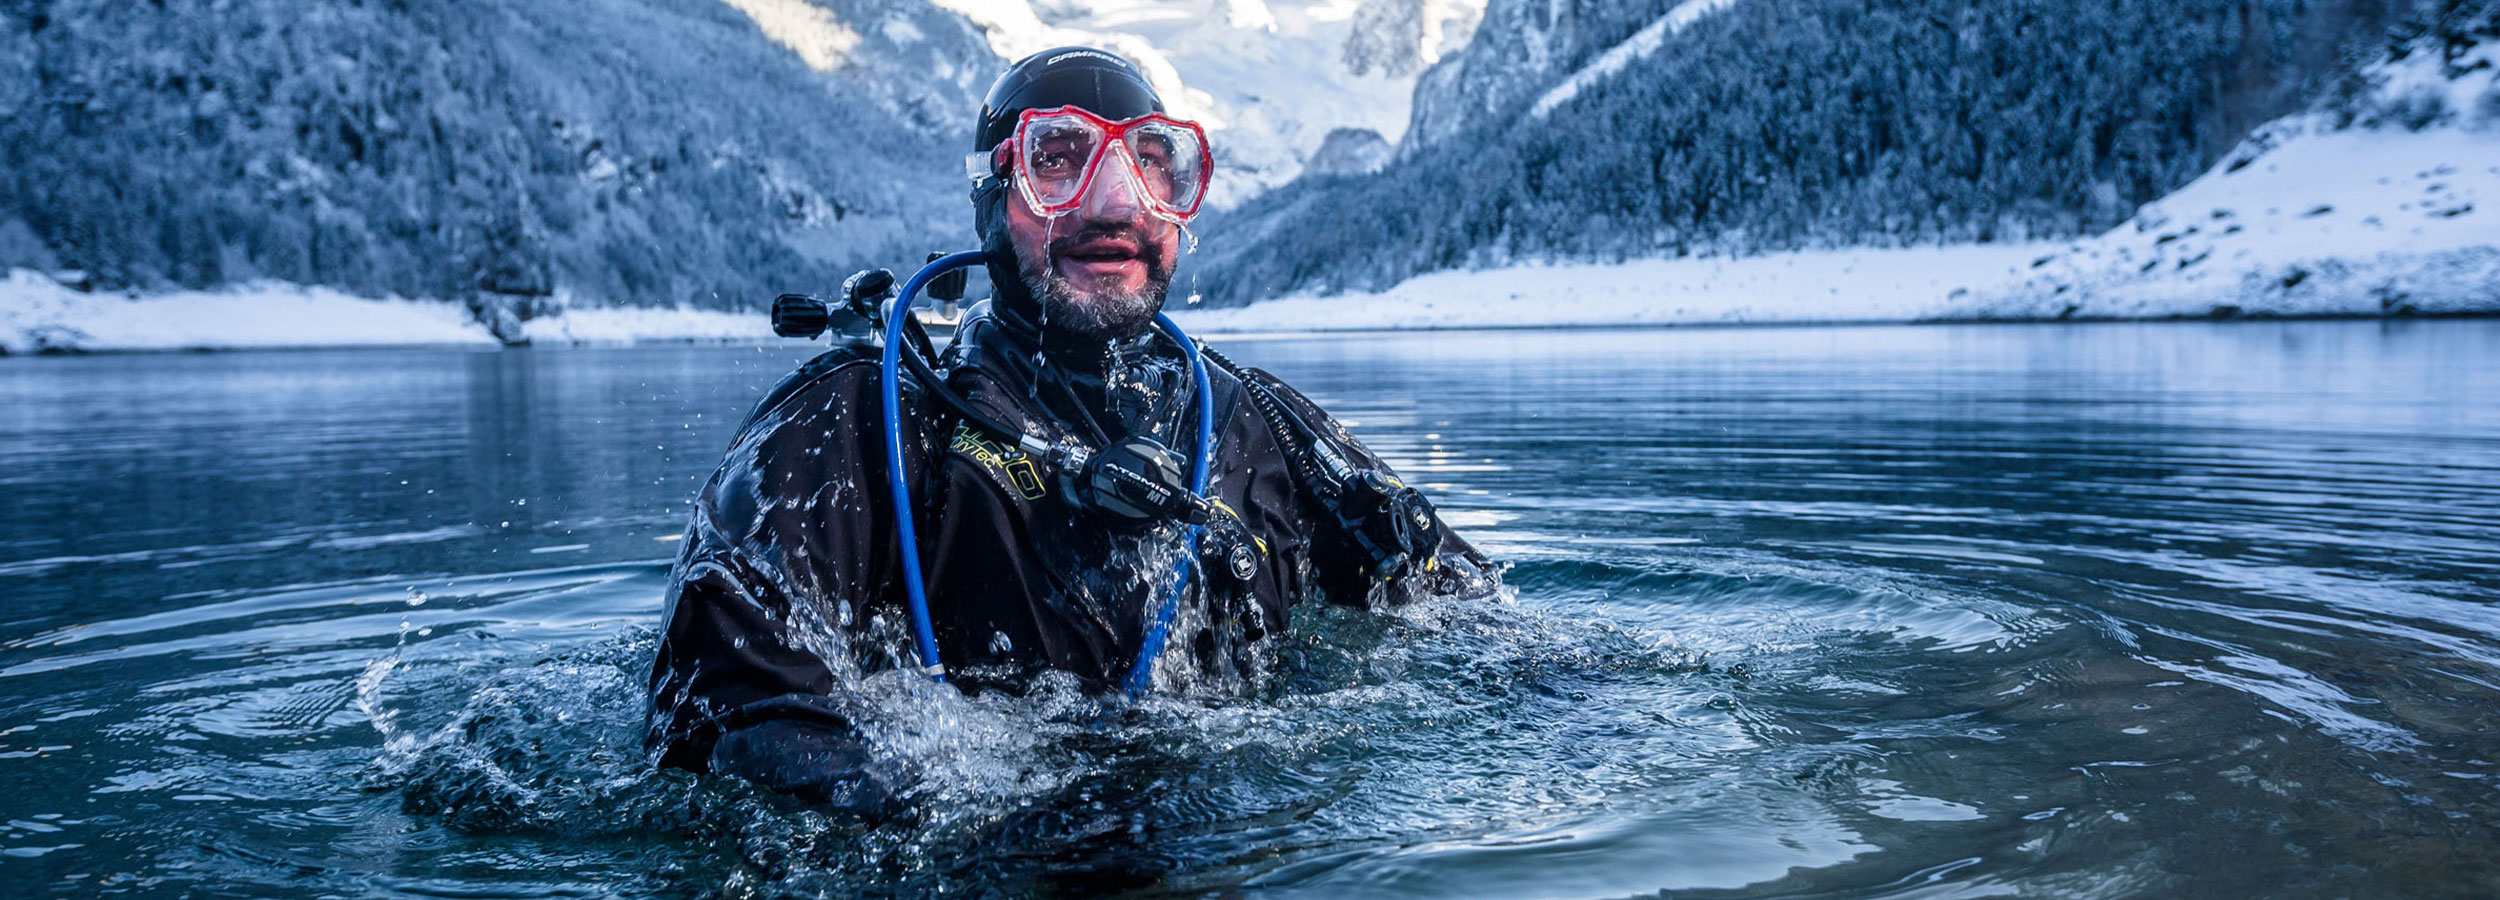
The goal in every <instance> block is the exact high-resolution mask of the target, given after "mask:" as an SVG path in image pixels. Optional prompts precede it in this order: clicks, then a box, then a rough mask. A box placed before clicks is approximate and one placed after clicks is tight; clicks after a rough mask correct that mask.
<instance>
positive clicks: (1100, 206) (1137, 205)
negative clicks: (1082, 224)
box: [1082, 141, 1146, 219]
mask: <svg viewBox="0 0 2500 900" xmlns="http://www.w3.org/2000/svg"><path fill="white" fill-rule="evenodd" d="M1105 152H1106V153H1107V154H1109V158H1106V159H1104V160H1103V161H1102V171H1100V172H1096V173H1095V174H1094V183H1093V184H1091V185H1089V186H1087V187H1086V189H1085V205H1084V207H1083V208H1082V211H1083V212H1084V214H1085V217H1086V218H1088V219H1127V218H1131V217H1133V216H1136V215H1137V214H1138V213H1139V212H1142V211H1144V210H1145V208H1146V204H1145V198H1144V196H1143V189H1142V188H1140V187H1139V186H1138V184H1137V163H1135V162H1134V161H1132V160H1130V158H1129V154H1128V146H1127V145H1126V144H1123V143H1121V142H1118V141H1114V142H1112V144H1111V147H1110V149H1109V150H1107V151H1105Z"/></svg>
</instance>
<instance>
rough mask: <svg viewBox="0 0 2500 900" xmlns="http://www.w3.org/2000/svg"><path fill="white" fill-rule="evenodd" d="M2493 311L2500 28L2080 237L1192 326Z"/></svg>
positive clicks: (1550, 283) (1448, 296) (1205, 313)
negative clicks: (2109, 226)
mask: <svg viewBox="0 0 2500 900" xmlns="http://www.w3.org/2000/svg"><path fill="white" fill-rule="evenodd" d="M2493 24H2500V22H2495V23H2493ZM2493 313H2500V28H2482V29H2479V30H2474V29H2462V30H2451V31H2450V32H2448V33H2447V34H2445V35H2433V36H2430V37H2426V38H2423V39H2420V40H2416V41H2414V42H2412V43H2410V44H2405V45H2399V46H2398V47H2397V48H2396V50H2395V52H2394V54H2393V56H2392V57H2391V58H2388V59H2385V60H2382V61H2379V62H2375V63H2371V64H2368V65H2365V66H2363V67H2362V68H2360V69H2359V70H2358V71H2357V72H2355V73H2354V74H2353V76H2352V77H2351V78H2350V79H2349V80H2347V81H2346V82H2344V83H2343V84H2342V85H2341V87H2340V88H2339V90H2338V91H2337V92H2336V94H2335V95H2334V96H2333V97H2331V98H2330V99H2329V100H2328V101H2326V102H2324V103H2322V104H2321V105H2319V106H2318V107H2316V108H2314V109H2311V110H2308V111H2303V112H2300V113H2296V114H2293V115H2290V116H2285V117H2283V118H2280V119H2277V120H2275V121H2272V122H2268V123H2266V124H2264V125H2261V126H2259V127H2258V128H2257V129H2256V130H2255V131H2254V133H2252V134H2251V135H2250V136H2249V137H2248V138H2247V139H2246V140H2244V141H2242V142H2241V143H2240V145H2239V146H2237V147H2236V148H2234V149H2233V150H2232V152H2230V153H2229V154H2227V155H2226V156H2225V157H2224V158H2223V159H2222V160H2220V161H2219V162H2217V163H2215V164H2214V166H2213V167H2212V168H2211V169H2209V170H2207V171H2206V172H2204V173H2203V174H2202V175H2201V176H2199V177H2197V178H2196V179H2194V180H2192V181H2190V182H2189V183H2188V184H2187V185H2185V186H2184V187H2181V188H2180V189H2178V190H2176V191H2173V192H2171V193H2169V194H2167V195H2165V196H2163V197H2162V198H2160V199H2159V200H2156V201H2155V202H2153V203H2149V204H2146V205H2144V206H2143V207H2142V208H2141V209H2139V210H2138V211H2137V213H2136V215H2135V216H2134V217H2132V218H2131V219H2129V220H2128V221H2127V222H2125V223H2123V224H2121V225H2119V226H2117V227H2115V228H2112V229H2109V230H2108V231H2106V232H2103V233H2100V234H2097V235H2092V236H2089V237H2086V238H2083V239H2080V240H2074V241H2037V242H1995V243H1965V244H1957V245H1948V246H1916V247H1886V246H1861V247H1845V248H1833V249H1817V250H1802V251H1789V252H1779V253H1769V254H1762V255H1755V256H1741V257H1737V256H1690V257H1682V258H1674V257H1654V258H1648V259H1635V260H1631V261H1626V262H1612V263H1585V262H1542V261H1540V262H1532V263H1525V264H1515V265H1510V266H1503V267H1495V268H1488V269H1482V270H1475V271H1464V270H1451V271H1441V272H1434V273H1430V274H1426V275H1421V276H1418V277H1415V278H1412V279H1409V280H1406V281H1404V282H1401V283H1399V284H1397V285H1395V286H1392V287H1390V288H1388V289H1386V290H1380V291H1365V292H1358V293H1348V294H1339V295H1335V296H1313V295H1309V294H1304V295H1299V296H1292V297H1287V298H1284V299H1278V300H1271V301H1265V302H1260V303H1254V304H1251V305H1249V306H1243V307H1234V308H1227V309H1203V310H1191V311H1186V312H1183V313H1180V314H1179V316H1180V317H1181V319H1182V321H1183V324H1184V325H1186V326H1187V327H1188V328H1190V329H1191V330H1192V331H1194V332H1215V331H1269V330H1293V331H1301V330H1313V329H1360V328H1467V327H1505V326H1508V327H1516V326H1551V325H1690V324H1728V323H1766V322H1780V323H1803V322H1882V321H1892V322H1899V321H1970V320H2090V319H2147V318H2152V319H2158V318H2200V319H2201V318H2237V317H2248V316H2253V317H2267V316H2416V315H2420V316H2433V315H2456V314H2482V315H2488V314H2493Z"/></svg>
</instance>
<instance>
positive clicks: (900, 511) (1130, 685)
mask: <svg viewBox="0 0 2500 900" xmlns="http://www.w3.org/2000/svg"><path fill="white" fill-rule="evenodd" d="M982 259H983V256H982V253H981V251H978V250H967V251H964V252H961V253H950V254H947V255H945V256H942V257H939V258H937V259H936V260H934V261H931V262H930V263H929V264H928V265H926V266H922V267H921V268H920V271H918V272H915V273H912V276H911V278H910V279H908V280H906V281H904V282H903V290H902V292H901V293H898V294H896V295H895V299H894V308H893V309H892V310H891V311H890V312H889V313H888V314H887V316H886V323H885V353H884V355H883V357H882V359H881V360H880V362H882V363H883V369H884V373H883V377H882V378H881V379H880V381H881V387H882V388H883V389H884V398H883V399H884V401H885V470H886V486H887V493H888V494H889V495H891V496H892V497H893V500H894V528H895V533H896V537H897V538H898V539H899V543H901V544H902V549H903V589H904V591H905V593H906V598H907V599H908V601H909V602H910V605H911V628H912V638H913V640H914V641H915V643H917V644H918V649H919V651H920V668H921V671H922V672H923V673H926V674H927V675H928V676H929V677H930V678H932V679H934V680H937V681H940V682H943V681H945V680H946V665H945V664H944V663H943V662H940V661H939V659H938V649H937V628H936V626H934V625H932V624H930V621H929V595H928V588H927V587H926V583H925V581H924V580H923V579H922V577H921V573H920V539H919V531H918V529H917V527H916V526H915V524H914V522H913V521H912V514H911V485H910V482H909V481H908V480H906V479H905V478H904V477H903V412H902V410H903V400H902V397H903V383H902V362H903V359H902V353H903V336H904V335H903V326H904V323H905V322H907V321H909V320H910V316H911V306H912V301H914V300H917V299H919V297H920V291H921V290H922V289H923V288H926V287H928V285H929V282H930V281H931V280H933V279H935V278H937V277H938V276H939V275H943V274H946V273H947V272H951V271H954V270H956V269H960V268H964V267H966V266H974V265H979V264H980V263H981V262H982ZM1155 324H1156V325H1158V326H1161V327H1162V328H1163V332H1164V333H1165V334H1168V335H1170V336H1171V337H1172V341H1173V342H1174V343H1177V344H1179V345H1180V346H1181V353H1182V354H1183V355H1185V356H1187V357H1188V358H1189V376H1190V380H1191V381H1192V382H1193V384H1192V385H1191V387H1192V388H1193V389H1194V392H1195V393H1196V394H1197V395H1198V453H1197V458H1196V460H1195V462H1194V463H1192V465H1191V467H1190V473H1189V490H1190V492H1191V493H1194V494H1196V495H1198V496H1199V497H1205V496H1206V494H1207V474H1208V470H1209V469H1210V468H1212V467H1213V465H1214V460H1215V394H1214V392H1213V391H1211V390H1210V389H1209V388H1208V385H1207V365H1206V361H1205V360H1202V359H1200V358H1199V356H1198V345H1197V344H1195V343H1192V342H1190V340H1189V335H1187V334H1183V333H1182V332H1181V327H1180V326H1179V325H1177V324H1174V323H1173V322H1172V319H1171V317H1169V316H1165V315H1162V314H1160V313H1158V314H1156V315H1155ZM1205 530H1206V529H1205V527H1204V526H1200V525H1192V526H1189V535H1188V538H1187V543H1188V547H1189V553H1188V554H1186V555H1184V556H1183V557H1182V558H1181V562H1180V564H1179V568H1180V580H1179V582H1178V583H1176V584H1174V585H1173V586H1172V595H1171V597H1170V598H1168V599H1166V600H1165V601H1164V602H1163V605H1162V606H1160V607H1157V608H1156V609H1155V612H1154V619H1153V621H1152V622H1150V623H1149V624H1148V626H1147V628H1146V636H1145V640H1144V642H1142V643H1141V644H1139V645H1138V648H1137V662H1136V663H1135V664H1134V665H1132V666H1130V668H1129V672H1128V677H1127V679H1125V680H1124V682H1123V685H1124V686H1125V687H1126V688H1127V689H1128V692H1129V693H1130V694H1131V695H1136V694H1142V693H1145V690H1146V688H1147V687H1149V686H1150V685H1152V684H1153V680H1154V677H1153V676H1154V661H1155V657H1157V656H1160V655H1162V653H1163V645H1164V642H1165V639H1166V638H1167V637H1169V635H1170V632H1171V626H1172V616H1173V614H1174V613H1175V612H1177V611H1178V610H1179V608H1180V600H1181V594H1182V593H1183V592H1184V591H1186V590H1188V588H1189V565H1190V560H1192V559H1195V558H1196V557H1197V552H1198V538H1199V536H1200V535H1201V534H1203V533H1204V532H1205Z"/></svg>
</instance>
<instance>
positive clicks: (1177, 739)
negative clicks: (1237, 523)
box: [0, 321, 2500, 898]
mask: <svg viewBox="0 0 2500 900" xmlns="http://www.w3.org/2000/svg"><path fill="white" fill-rule="evenodd" d="M1219 344H1220V345H1222V346H1224V347H1225V348H1226V349H1227V350H1228V351H1230V352H1231V353H1232V355H1234V356H1235V357H1237V358H1240V359H1242V360H1243V361H1245V362H1249V363H1252V364H1257V365H1263V366H1267V367H1269V368H1271V369H1273V370H1275V371H1277V372H1279V373H1280V374H1282V375H1283V376H1284V377H1286V378H1287V379H1288V380H1290V381H1292V382H1293V383H1295V384H1296V385H1298V386H1300V387H1302V388H1303V389H1304V390H1305V391H1306V392H1308V393H1310V394H1311V395H1313V396H1314V397H1316V398H1318V399H1319V400H1320V401H1321V402H1322V403H1323V404H1325V405H1327V406H1328V407H1329V408H1331V409H1332V410H1335V411H1336V412H1337V413H1338V414H1339V415H1340V416H1341V417H1342V418H1344V419H1347V420H1349V421H1350V422H1351V423H1352V424H1353V425H1354V427H1355V430H1356V432H1357V433H1358V434H1359V435H1360V436H1362V437H1363V438H1364V439H1365V440H1367V441H1369V442H1371V443H1372V444H1373V445H1374V446H1375V447H1378V448H1380V449H1382V450H1384V451H1385V452H1386V454H1387V455H1388V456H1389V457H1390V458H1391V459H1392V460H1393V461H1394V462H1395V463H1396V464H1398V465H1399V466H1400V467H1401V468H1402V469H1403V470H1404V471H1405V472H1406V473H1407V474H1408V475H1409V476H1410V480H1413V481H1418V482H1421V483H1423V484H1425V485H1426V486H1427V488H1428V490H1430V491H1431V492H1432V493H1433V494H1434V496H1435V497H1436V499H1437V500H1439V502H1440V503H1441V505H1442V507H1443V509H1444V510H1446V511H1447V512H1448V514H1449V515H1450V516H1451V517H1452V519H1453V520H1454V521H1455V522H1457V523H1458V524H1460V526H1461V527H1462V530H1463V531H1464V532H1465V533H1466V534H1467V535H1468V536H1469V537H1471V538H1472V539H1474V540H1475V541H1476V542H1477V543H1478V544H1479V545H1480V546H1482V547H1484V548H1485V549H1486V550H1488V551H1490V552H1491V553H1493V554H1495V555H1496V556H1498V557H1501V558H1503V559H1505V560H1507V561H1509V562H1510V563H1511V564H1512V568H1511V570H1510V572H1509V575H1508V580H1509V582H1510V584H1511V585H1512V587H1513V588H1514V589H1515V592H1516V597H1515V600H1513V601H1511V602H1507V603H1458V602H1451V601H1440V602H1431V603H1426V604H1422V605H1420V606H1418V607H1416V608H1412V609H1408V610H1403V611H1401V612H1399V613H1397V614H1394V615H1374V614H1361V613H1348V612H1333V613H1325V614H1316V613H1315V614H1312V615H1307V616H1304V617H1303V618H1302V619H1301V620H1300V621H1299V622H1298V628H1299V633H1298V635H1297V637H1296V639H1295V644H1294V646H1293V647H1292V648H1291V652H1286V653H1281V654H1279V656H1278V658H1277V659H1276V660H1275V661H1274V663H1273V667H1272V671H1271V672H1270V673H1269V676H1268V680H1267V683H1266V684H1265V685H1264V686H1263V688H1262V690H1261V692H1260V693H1259V695H1258V696H1256V697H1255V698H1251V699H1240V698H1211V697H1210V698H1200V697H1189V696H1181V697H1161V698H1157V699H1155V700H1153V701H1150V702H1148V703H1146V704H1143V705H1141V706H1137V707H1133V708H1132V707H1125V706H1118V705H1106V704H1103V703H1101V702H1099V701H1097V700H1095V699H1093V698H1089V697H1086V696H1084V695H1082V694H1079V693H1075V692H1072V691H1069V690H1066V689H1065V688H1063V687H1060V686H1057V685H1053V684H1045V685H1042V686H1041V687H1040V688H1039V689H1037V690H1036V691H1035V692H1033V694H1032V695H1030V696H1027V697H1021V698H1008V697H984V698H982V699H979V700H966V699H964V698H962V697H960V696H956V695H953V694H951V693H948V692H946V691H945V690H944V689H942V688H935V687H931V686H928V685H924V684H921V683H919V682H917V681H915V680H913V679H910V678H907V677H901V676H899V675H897V676H894V677H883V676H872V677H870V678H869V679H867V680H866V682H865V683H864V684H863V688H864V689H866V690H868V691H869V692H870V693H871V694H872V695H874V696H875V697H876V698H878V706H879V708H880V709H881V710H882V711H883V719H882V720H881V721H879V722H878V723H876V724H875V725H874V726H873V729H872V730H873V734H874V736H875V738H876V739H877V741H878V743H879V746H880V747H881V752H883V753H886V754H889V755H890V756H891V757H893V758H896V759H900V760H907V761H909V762H910V763H911V764H912V765H913V766H915V767H916V768H917V769H918V772H919V780H918V781H917V785H918V786H917V787H916V788H915V789H914V790H915V800H916V808H915V809H916V811H915V812H913V813H912V814H910V815H907V816H905V817H903V818H901V819H898V820H895V821H890V822H884V823H881V824H876V825H873V826H872V825H869V824H866V823H861V822H858V821H854V820H849V819H844V818H838V817H827V816H823V815H819V814H817V813H815V812H812V811H809V810H806V809H802V808H799V807H796V806H793V805H791V804H789V803H787V802H785V801H783V800H781V799H780V798H777V797H773V796H770V795H763V794H758V793H756V792H754V791H751V790H748V789H746V788H745V787H743V786H741V785H738V784H735V783H726V782H721V781H717V780H710V779H700V778H693V777H689V776H686V775H684V774H683V773H674V772H668V773H662V772H655V771H653V770H652V769H651V768H650V767H649V766H648V765H647V763H646V762H645V760H644V757H643V755H642V752H641V748H640V746H639V743H638V739H639V734H638V731H639V724H640V717H641V704H642V698H641V679H642V677H643V674H644V671H645V667H646V665H647V662H648V657H649V654H650V653H651V649H652V637H653V628H654V626H655V624H656V622H655V620H656V618H657V615H658V612H659V596H658V595H659V591H660V589H661V587H662V585H663V583H664V581H665V575H666V560H667V558H668V557H669V556H670V555H671V554H672V553H673V552H674V551H675V549H676V546H677V545H676V544H675V543H673V540H674V539H675V537H676V535H677V533H678V532H679V530H680V528H681V527H682V519H683V516H684V511H685V502H686V500H687V498H688V497H689V496H691V494H692V492H693V491H694V489H695V488H696V486H697V484H698V482H699V480H700V479H701V478H702V477H703V476H704V475H705V474H707V472H708V470H709V469H710V467H711V466H712V465H713V464H714V463H715V462H716V461H717V458H718V454H719V453H720V452H721V450H722V449H723V447H724V444H725V442H726V440H727V436H728V431H729V429H730V428H731V427H732V426H733V425H734V424H735V420H736V419H737V418H738V417H739V416H740V415H741V414H742V413H743V412H744V411H745V409H746V407H747V406H748V404H750V403H751V402H752V401H753V399H754V398H755V397H756V396H757V395H758V394H759V393H760V392H761V391H762V389H763V388H764V387H765V386H767V385H768V384H769V383H770V382H772V381H773V380H775V379H776V378H778V377H779V376H780V375H781V374H782V373H783V372H785V371H787V369H788V368H789V367H790V366H791V365H792V364H793V363H794V362H796V361H797V360H799V359H801V358H803V356H804V355H805V354H806V352H807V351H806V350H805V349H804V348H801V347H797V346H790V345H782V346H774V347H770V348H766V349H761V350H759V349H756V348H752V347H748V348H717V347H708V348H690V347H652V348H635V349H615V350H590V349H579V350H564V349H544V348H542V349H538V350H529V351H517V352H460V351H447V350H407V351H359V352H346V353H271V354H234V355H169V356H115V357H94V358H35V359H29V358H13V359H6V360H0V492H4V493H5V497H6V500H7V502H6V503H5V504H0V823H4V824H0V877H5V879H6V883H7V884H8V886H9V887H8V889H7V893H8V895H10V896H48V895H56V894H57V895H81V896H83V895H98V894H138V895H151V896H182V895H188V896H202V897H210V896H248V897H398V896H428V897H442V896H469V897H483V896H493V897H552V896H568V897H569V896H727V897H751V896H835V897H842V896H855V895H860V894H868V895H898V896H926V895H931V894H936V893H941V892H943V893H950V894H959V895H975V896H983V895H1033V894H1055V895H1067V896H1074V895H1099V894H1119V895H1125V896H1161V895H1224V896H1310V897H1332V898H1333V897H1375V896H1377V897H1392V896H1395V897H1408V896H1435V897H1438V896H1471V897H1622V896H1631V895H1653V894H1656V893H1658V892H1662V891H1663V892H1668V893H1672V894H1674V895H1677V896H1719V895H1723V894H1724V895H1739V894H1741V895H1762V896H1951V897H1963V896H1987V895H1998V894H2030V895H2043V894H2054V895H2061V896H2063V895H2072V896H2113V897H2119V896H2127V897H2131V896H2144V895H2156V894H2175V895H2184V896H2220V895H2230V896H2355V895H2382V896H2385V895H2396V896H2489V895H2491V894H2494V893H2496V892H2500V828H2496V827H2495V825H2494V823H2495V822H2500V765H2495V761H2500V550H2496V549H2495V548H2500V541H2496V540H2495V539H2496V538H2500V401H2495V399H2494V398H2500V322H2493V321H2441V322H2395V323H2369V322H2310V323H2233V324H2150V325H2074V326H1971V327H1960V326H1955V327H1915V328H1845V329H1762V330H1753V329H1710V330H1670V331H1633V332H1581V331H1564V332H1529V333H1438V334H1421V335H1411V336H1393V337H1340V338H1328V339H1314V340H1272V341H1269V340H1231V341H1219Z"/></svg>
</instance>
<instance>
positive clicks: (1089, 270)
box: [1054, 238, 1146, 286]
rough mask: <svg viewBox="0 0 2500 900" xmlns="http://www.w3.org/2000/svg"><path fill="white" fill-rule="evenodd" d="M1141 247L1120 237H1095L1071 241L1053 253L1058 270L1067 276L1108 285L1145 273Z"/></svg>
mask: <svg viewBox="0 0 2500 900" xmlns="http://www.w3.org/2000/svg"><path fill="white" fill-rule="evenodd" d="M1144 254H1145V247H1144V246H1143V245H1141V244H1139V243H1137V242H1135V241H1131V240H1124V239H1120V238H1095V239H1092V240H1086V241H1081V242H1078V243H1076V244H1074V245H1071V246H1069V247H1067V248H1065V249H1062V250H1060V251H1059V252H1058V253H1056V254H1054V256H1056V257H1057V259H1056V262H1057V263H1058V266H1059V271H1060V274H1062V275H1065V276H1067V277H1068V278H1070V279H1071V280H1086V281H1093V282H1096V283H1097V284H1100V285H1104V286H1109V285H1112V284H1118V283H1125V282H1127V281H1128V280H1129V279H1130V278H1131V277H1132V276H1136V277H1143V276H1144V275H1145V274H1146V262H1145V259H1144Z"/></svg>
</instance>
